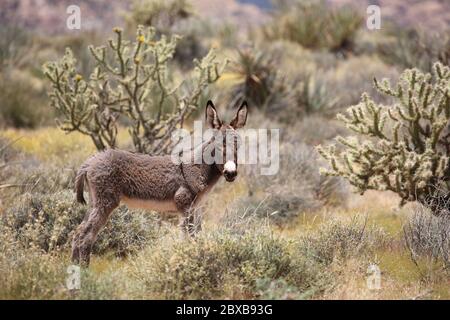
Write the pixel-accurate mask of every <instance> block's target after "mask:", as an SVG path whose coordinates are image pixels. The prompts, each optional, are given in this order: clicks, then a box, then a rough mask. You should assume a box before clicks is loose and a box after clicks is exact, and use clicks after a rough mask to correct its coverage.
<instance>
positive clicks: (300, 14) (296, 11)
mask: <svg viewBox="0 0 450 320" xmlns="http://www.w3.org/2000/svg"><path fill="white" fill-rule="evenodd" d="M278 9H279V10H278V11H276V13H275V16H274V17H273V22H272V23H269V24H268V25H266V26H264V27H263V33H264V35H265V37H266V38H267V39H268V40H273V39H287V40H290V41H293V42H296V43H299V44H300V45H302V46H303V47H305V48H311V49H327V50H330V51H333V52H345V51H348V50H350V49H351V48H352V45H353V40H354V37H355V35H356V33H357V31H358V29H359V28H360V26H361V23H362V21H363V19H362V17H361V15H360V14H359V12H357V11H356V10H355V9H353V8H352V7H349V6H340V7H330V6H329V5H328V4H326V3H325V1H290V3H289V4H285V5H282V6H279V8H278Z"/></svg>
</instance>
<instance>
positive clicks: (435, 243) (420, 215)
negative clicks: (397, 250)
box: [403, 205, 450, 270]
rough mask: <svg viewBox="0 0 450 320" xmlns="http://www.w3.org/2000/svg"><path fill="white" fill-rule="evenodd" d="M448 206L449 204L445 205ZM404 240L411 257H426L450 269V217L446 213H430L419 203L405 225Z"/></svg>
mask: <svg viewBox="0 0 450 320" xmlns="http://www.w3.org/2000/svg"><path fill="white" fill-rule="evenodd" d="M445 207H447V205H445ZM403 231H404V240H405V244H406V247H407V248H408V250H409V252H410V254H411V258H412V259H413V260H414V261H415V262H416V264H417V263H418V262H417V261H418V260H420V258H426V259H427V260H431V261H432V262H434V263H440V264H442V266H443V267H444V268H445V269H447V270H450V269H449V268H450V219H449V218H448V211H447V214H446V215H442V216H438V217H436V216H433V215H430V214H429V212H428V209H427V208H426V207H424V206H421V205H419V206H418V207H417V208H416V209H415V210H414V212H413V214H412V215H410V217H409V219H408V221H407V222H406V224H405V226H404V227H403Z"/></svg>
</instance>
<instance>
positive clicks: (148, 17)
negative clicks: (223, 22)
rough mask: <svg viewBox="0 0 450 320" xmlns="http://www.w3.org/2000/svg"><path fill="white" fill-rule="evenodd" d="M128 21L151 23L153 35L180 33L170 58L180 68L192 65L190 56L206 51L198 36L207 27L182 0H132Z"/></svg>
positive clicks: (204, 31)
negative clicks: (155, 32)
mask: <svg viewBox="0 0 450 320" xmlns="http://www.w3.org/2000/svg"><path fill="white" fill-rule="evenodd" d="M128 21H129V24H130V25H133V26H134V25H143V26H149V27H150V26H152V27H155V28H156V30H157V33H158V34H157V36H156V37H157V38H159V37H161V36H162V35H165V36H166V37H171V36H173V35H175V34H177V35H180V39H179V40H178V44H177V47H176V48H175V52H174V55H173V58H174V60H175V61H177V62H178V63H179V65H180V67H181V68H182V69H183V70H187V69H190V68H192V67H195V63H193V59H200V58H201V57H203V56H205V55H206V54H207V53H208V50H207V48H206V47H205V46H204V45H203V41H202V38H203V37H204V36H205V34H207V33H208V30H210V28H211V27H210V26H209V25H207V23H206V21H204V20H203V19H201V18H200V17H199V16H197V15H196V14H195V11H194V9H193V7H192V6H191V4H190V3H189V2H188V1H186V0H170V1H154V0H137V1H134V3H133V5H132V8H131V14H130V15H129V17H128Z"/></svg>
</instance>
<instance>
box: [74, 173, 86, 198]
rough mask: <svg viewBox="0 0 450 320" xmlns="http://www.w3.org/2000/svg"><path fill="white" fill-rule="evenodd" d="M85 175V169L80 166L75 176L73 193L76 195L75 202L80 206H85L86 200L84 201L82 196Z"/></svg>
mask: <svg viewBox="0 0 450 320" xmlns="http://www.w3.org/2000/svg"><path fill="white" fill-rule="evenodd" d="M86 173H87V170H86V167H84V166H82V167H81V168H80V170H78V173H77V176H76V178H75V193H76V195H77V201H78V202H79V203H81V204H86V200H84V195H83V190H84V182H85V180H86Z"/></svg>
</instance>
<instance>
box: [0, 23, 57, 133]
mask: <svg viewBox="0 0 450 320" xmlns="http://www.w3.org/2000/svg"><path fill="white" fill-rule="evenodd" d="M0 38H1V40H0V97H1V108H0V128H1V127H18V128H33V127H36V126H38V125H39V124H41V123H43V122H46V120H47V117H48V113H45V110H44V108H42V106H43V105H44V103H45V91H44V90H43V89H42V87H41V86H40V81H39V80H38V79H37V78H36V77H34V76H33V74H32V72H33V54H34V53H35V51H36V50H37V48H36V46H35V44H34V41H32V36H31V35H30V34H29V33H28V32H26V31H25V30H23V29H20V28H18V27H14V26H8V25H6V26H2V28H1V30H0Z"/></svg>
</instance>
